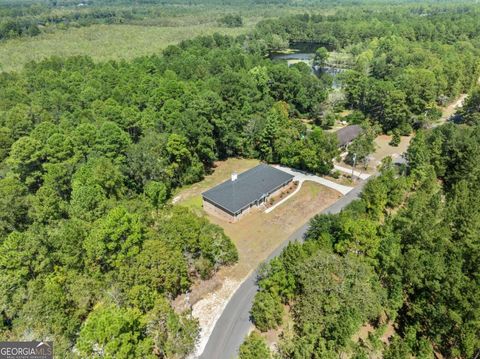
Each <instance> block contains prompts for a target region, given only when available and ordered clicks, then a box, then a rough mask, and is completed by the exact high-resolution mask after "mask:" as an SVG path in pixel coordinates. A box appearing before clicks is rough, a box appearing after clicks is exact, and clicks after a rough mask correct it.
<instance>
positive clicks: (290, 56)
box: [269, 42, 345, 90]
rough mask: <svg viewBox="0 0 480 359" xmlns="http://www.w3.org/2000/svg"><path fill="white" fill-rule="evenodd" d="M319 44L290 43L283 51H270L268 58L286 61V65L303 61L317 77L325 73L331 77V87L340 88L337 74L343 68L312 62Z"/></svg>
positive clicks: (342, 70)
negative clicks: (320, 65) (323, 65)
mask: <svg viewBox="0 0 480 359" xmlns="http://www.w3.org/2000/svg"><path fill="white" fill-rule="evenodd" d="M320 46H321V45H320V44H317V43H311V42H309V43H305V42H299V43H292V44H290V48H289V49H288V50H287V51H284V52H275V51H272V52H271V53H270V54H269V58H270V59H271V60H273V61H286V62H287V64H288V66H291V65H294V64H296V63H299V62H303V63H305V64H307V65H308V66H310V68H311V69H312V72H313V73H314V74H315V75H317V76H318V77H320V76H322V75H324V74H327V75H328V76H331V77H332V88H333V89H335V90H336V89H340V88H341V83H340V80H339V78H338V75H339V74H340V73H342V72H344V71H345V69H343V68H337V67H333V66H325V67H319V66H316V65H314V64H313V59H314V57H315V51H316V49H317V48H319V47H320Z"/></svg>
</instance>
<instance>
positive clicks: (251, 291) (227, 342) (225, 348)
mask: <svg viewBox="0 0 480 359" xmlns="http://www.w3.org/2000/svg"><path fill="white" fill-rule="evenodd" d="M366 182H367V181H366V180H363V181H360V182H359V184H358V185H357V187H355V188H354V189H352V190H351V191H350V192H349V193H347V194H346V195H345V196H344V197H342V198H340V199H339V200H338V201H337V202H335V203H334V204H332V205H331V206H330V207H328V208H326V209H325V210H323V211H322V212H321V213H338V212H340V211H341V210H342V209H343V208H345V207H346V206H347V205H348V204H349V203H351V202H352V201H353V200H355V199H357V198H358V197H359V195H360V193H361V191H362V189H363V186H364V185H365V183H366ZM308 226H309V223H308V222H307V223H305V224H304V225H303V226H302V227H300V228H299V229H298V230H296V231H295V232H294V233H293V234H292V235H291V236H290V237H289V238H288V240H286V241H285V242H284V243H282V244H281V245H280V246H279V247H278V248H277V249H275V251H273V252H272V253H271V254H270V256H269V257H268V258H267V260H266V261H267V262H268V261H270V260H271V259H272V258H274V257H276V256H278V255H279V254H280V253H281V252H282V250H283V248H284V247H286V246H287V244H288V243H289V242H291V241H295V240H303V235H304V233H305V232H306V231H307V229H308ZM256 279H257V272H254V273H252V274H251V275H250V276H249V277H248V278H247V279H246V280H245V281H244V282H243V283H242V285H241V286H240V287H239V288H238V289H237V291H236V292H235V294H234V295H233V296H232V298H231V299H230V301H229V302H228V304H227V306H226V307H225V309H224V310H223V313H222V315H221V316H220V318H219V319H218V321H217V323H216V324H215V328H214V329H213V331H212V334H211V335H210V338H209V339H208V342H207V345H206V346H205V349H204V350H203V353H202V354H201V355H200V357H199V358H200V359H234V358H236V357H237V353H238V348H239V347H240V345H241V344H242V342H243V339H244V338H245V336H246V335H247V334H248V332H249V330H250V328H251V326H252V322H251V321H250V308H251V307H252V303H253V298H254V297H255V294H256V292H257V284H256Z"/></svg>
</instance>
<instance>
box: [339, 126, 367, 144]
mask: <svg viewBox="0 0 480 359" xmlns="http://www.w3.org/2000/svg"><path fill="white" fill-rule="evenodd" d="M362 132H363V128H362V126H359V125H350V126H347V127H344V128H341V129H339V130H338V131H337V132H335V134H336V135H337V139H338V147H347V146H348V145H349V144H350V142H352V141H353V140H354V139H356V138H357V137H358V136H360V134H361V133H362Z"/></svg>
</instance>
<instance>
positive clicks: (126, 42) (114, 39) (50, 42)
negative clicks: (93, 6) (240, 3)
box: [0, 22, 253, 71]
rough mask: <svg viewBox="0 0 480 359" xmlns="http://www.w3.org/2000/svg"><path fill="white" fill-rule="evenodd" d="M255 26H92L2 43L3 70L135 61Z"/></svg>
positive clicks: (1, 66) (0, 54)
mask: <svg viewBox="0 0 480 359" xmlns="http://www.w3.org/2000/svg"><path fill="white" fill-rule="evenodd" d="M252 27H253V23H252V22H248V23H247V24H246V26H244V27H241V28H225V27H219V26H217V25H216V24H215V23H210V24H192V25H187V26H179V27H168V26H144V25H92V26H89V27H81V28H70V29H67V30H57V31H55V32H52V33H44V34H41V35H39V36H36V37H30V38H21V39H13V40H8V41H5V42H1V43H0V70H1V71H18V70H20V69H21V68H22V67H23V65H24V64H25V63H27V62H29V61H32V60H35V61H38V60H41V59H44V58H46V57H51V56H53V55H55V56H75V55H89V56H91V57H92V58H93V59H94V60H95V61H105V60H112V59H131V58H134V57H138V56H142V55H150V54H153V53H158V52H159V51H161V50H162V49H164V48H165V47H166V46H168V45H171V44H175V43H178V42H180V41H182V40H185V39H191V38H193V37H195V36H197V35H208V34H213V33H215V32H218V33H222V34H228V35H239V34H241V33H244V32H246V31H249V30H250V29H251V28H252Z"/></svg>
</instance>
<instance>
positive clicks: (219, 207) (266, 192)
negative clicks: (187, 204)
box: [202, 164, 294, 222]
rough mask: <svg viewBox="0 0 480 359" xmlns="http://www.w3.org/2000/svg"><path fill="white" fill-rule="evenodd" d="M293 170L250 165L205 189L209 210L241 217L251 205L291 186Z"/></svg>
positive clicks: (229, 217) (227, 216) (225, 216)
mask: <svg viewBox="0 0 480 359" xmlns="http://www.w3.org/2000/svg"><path fill="white" fill-rule="evenodd" d="M293 177H294V176H292V175H291V174H289V173H286V172H284V171H282V170H279V169H277V168H274V167H272V166H269V165H266V164H259V165H258V166H256V167H254V168H251V169H249V170H248V171H245V172H243V173H240V174H239V175H237V174H235V173H234V174H232V177H231V178H230V179H229V180H227V181H225V182H223V183H221V184H219V185H218V186H216V187H213V188H212V189H209V190H208V191H205V192H203V193H202V197H203V208H204V209H205V211H207V212H209V213H211V214H214V215H216V216H220V217H221V218H223V219H226V220H228V221H230V222H236V221H238V220H239V219H240V218H241V217H242V216H243V215H244V214H246V213H248V212H249V211H250V210H251V209H253V208H256V207H259V206H261V205H263V204H264V203H265V202H266V201H267V200H268V199H269V198H271V197H272V196H275V195H276V194H277V193H279V192H281V191H282V190H283V189H284V188H285V187H286V186H288V185H289V184H290V183H291V182H292V180H293Z"/></svg>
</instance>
